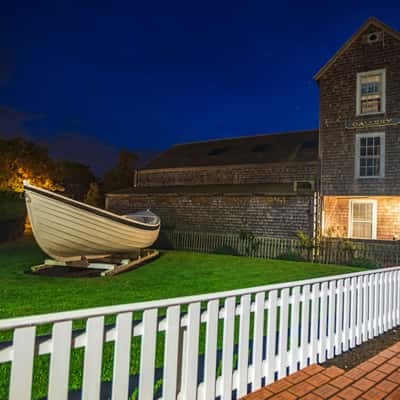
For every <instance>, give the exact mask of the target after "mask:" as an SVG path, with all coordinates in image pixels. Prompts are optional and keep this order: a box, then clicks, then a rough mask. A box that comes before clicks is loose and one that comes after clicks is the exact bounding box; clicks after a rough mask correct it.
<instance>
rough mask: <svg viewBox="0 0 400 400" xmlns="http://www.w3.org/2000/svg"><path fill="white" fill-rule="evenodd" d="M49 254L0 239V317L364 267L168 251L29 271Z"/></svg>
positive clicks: (27, 244) (23, 243) (25, 243)
mask: <svg viewBox="0 0 400 400" xmlns="http://www.w3.org/2000/svg"><path fill="white" fill-rule="evenodd" d="M44 258H45V255H44V254H43V253H42V252H41V251H40V249H39V248H38V247H37V246H36V244H35V242H34V241H33V239H32V238H29V237H28V238H25V239H23V240H20V241H18V242H14V243H8V244H4V245H0V298H1V299H2V301H1V303H0V318H9V317H16V316H25V315H32V314H42V313H49V312H56V311H63V310H73V309H78V308H88V307H95V306H106V305H112V304H123V303H132V302H138V301H144V300H155V299H164V298H170V297H178V296H186V295H194V294H200V293H209V292H217V291H223V290H230V289H239V288H246V287H252V286H259V285H266V284H270V283H277V282H287V281H294V280H300V279H307V278H316V277H321V276H328V275H335V274H342V273H348V272H356V271H361V269H360V268H353V267H345V266H337V265H324V264H311V263H305V262H293V261H282V260H265V259H256V258H250V257H235V256H226V255H214V254H202V253H191V252H183V251H179V252H178V251H168V252H164V253H162V254H161V256H160V257H159V258H158V259H157V260H155V261H153V262H151V263H149V264H147V265H145V266H143V267H141V268H139V269H137V270H135V271H131V272H127V273H124V274H121V275H116V276H114V277H104V278H101V277H99V278H83V279H82V278H80V279H77V278H73V279H71V278H70V279H67V278H45V277H43V276H34V275H31V274H26V272H27V271H29V268H30V267H31V266H32V265H35V264H40V263H41V262H42V261H43V259H44Z"/></svg>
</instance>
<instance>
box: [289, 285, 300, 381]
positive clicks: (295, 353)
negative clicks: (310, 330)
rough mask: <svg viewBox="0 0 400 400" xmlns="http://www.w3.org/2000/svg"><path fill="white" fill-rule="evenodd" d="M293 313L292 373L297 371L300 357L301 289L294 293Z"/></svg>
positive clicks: (295, 290) (291, 328)
mask: <svg viewBox="0 0 400 400" xmlns="http://www.w3.org/2000/svg"><path fill="white" fill-rule="evenodd" d="M292 299H293V302H292V312H291V322H290V373H291V374H292V373H293V372H296V371H297V364H298V362H299V361H300V357H299V319H300V315H299V314H300V287H298V286H297V287H295V288H293V291H292Z"/></svg>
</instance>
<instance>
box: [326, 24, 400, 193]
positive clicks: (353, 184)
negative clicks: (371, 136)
mask: <svg viewBox="0 0 400 400" xmlns="http://www.w3.org/2000/svg"><path fill="white" fill-rule="evenodd" d="M369 32H382V28H381V27H378V26H376V25H375V24H372V25H370V26H368V27H367V28H366V29H365V30H363V31H362V32H361V34H360V35H359V36H358V38H357V39H356V40H355V41H354V42H353V43H352V44H351V46H350V47H349V48H348V49H347V50H346V51H345V52H344V53H343V54H342V55H341V56H340V57H338V58H337V59H336V61H335V62H334V64H333V65H332V66H331V67H330V68H329V69H328V70H327V71H326V72H325V73H324V74H323V75H322V77H321V78H320V80H319V87H320V158H321V193H322V194H323V195H346V196H347V195H380V194H382V195H398V194H399V193H400V173H399V171H400V125H397V126H386V127H376V128H369V129H346V128H345V126H346V125H348V124H350V123H352V122H353V121H360V122H361V121H374V120H377V119H383V118H398V117H400V40H399V39H398V38H395V37H393V36H392V35H391V34H389V33H385V32H384V34H383V40H381V41H379V42H377V43H375V44H368V43H365V36H364V35H365V34H367V33H369ZM381 68H385V69H386V114H379V115H371V116H363V117H361V116H360V117H356V79H357V73H360V72H367V71H372V70H377V69H381ZM365 132H385V136H386V164H385V167H386V168H385V178H384V179H355V152H356V150H355V136H356V134H357V133H365Z"/></svg>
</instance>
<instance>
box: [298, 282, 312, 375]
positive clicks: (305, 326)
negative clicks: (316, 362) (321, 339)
mask: <svg viewBox="0 0 400 400" xmlns="http://www.w3.org/2000/svg"><path fill="white" fill-rule="evenodd" d="M309 320H310V285H305V286H303V302H302V305H301V334H300V340H301V349H302V355H301V361H300V368H304V367H306V366H307V365H308V359H309V356H310V347H309V335H310V324H309Z"/></svg>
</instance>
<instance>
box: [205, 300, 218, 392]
mask: <svg viewBox="0 0 400 400" xmlns="http://www.w3.org/2000/svg"><path fill="white" fill-rule="evenodd" d="M218 312H219V301H218V300H212V301H210V302H209V303H208V305H207V325H206V349H205V359H204V368H205V371H204V399H205V400H206V399H214V398H215V379H216V371H217V338H218Z"/></svg>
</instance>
